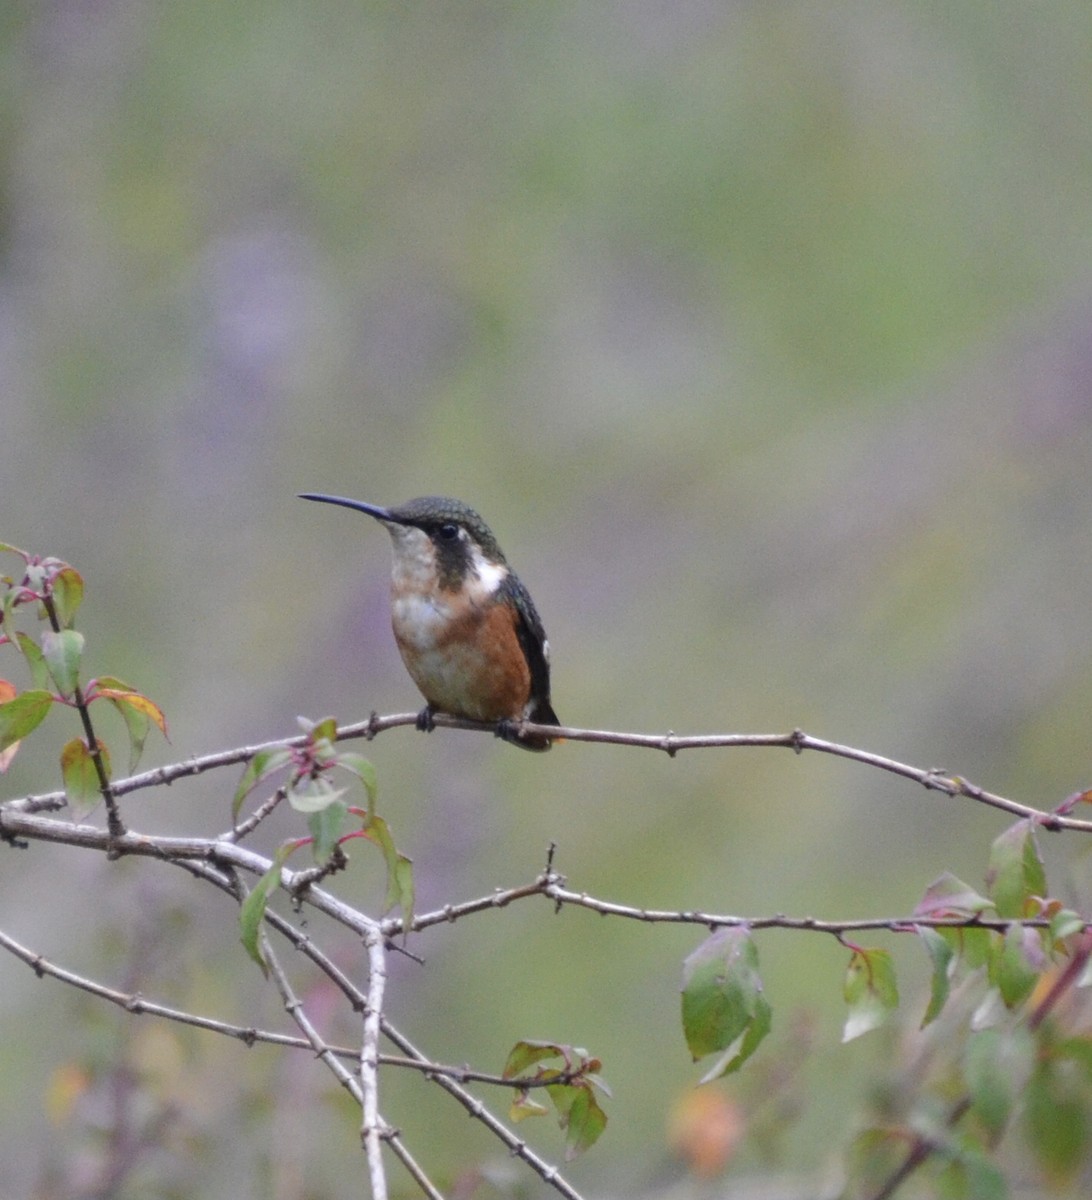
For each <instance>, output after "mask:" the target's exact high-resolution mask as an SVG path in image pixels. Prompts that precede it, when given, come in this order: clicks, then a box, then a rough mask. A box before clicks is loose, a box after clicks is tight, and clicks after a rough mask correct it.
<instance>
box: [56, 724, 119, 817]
mask: <svg viewBox="0 0 1092 1200" xmlns="http://www.w3.org/2000/svg"><path fill="white" fill-rule="evenodd" d="M98 748H99V756H100V758H101V760H102V765H103V769H104V770H105V771H106V778H107V779H109V778H110V752H109V751H108V750H107V748H106V747H105V746H104V745H103V744H102V742H99V743H98ZM61 778H62V779H63V780H64V792H65V797H66V798H67V800H68V803H69V804H70V805H71V806H72V811H73V813H74V814H75V815H76V816H77V817H79V816H83V815H84V814H86V813H88V812H90V811H91V809H93V808H94V807H95V805H96V804H98V802H99V800H101V799H102V794H101V785H100V783H99V773H98V770H97V769H96V767H95V760H94V758H93V757H92V755H91V750H90V747H89V746H88V745H87V743H86V742H85V741H84V740H83V738H73V739H72V741H70V742H67V743H66V744H65V746H64V747H63V748H62V750H61Z"/></svg>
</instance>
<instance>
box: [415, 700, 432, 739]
mask: <svg viewBox="0 0 1092 1200" xmlns="http://www.w3.org/2000/svg"><path fill="white" fill-rule="evenodd" d="M435 711H436V710H435V709H434V708H433V707H432V705H431V704H426V705H425V707H424V708H422V709H421V711H420V712H419V713H418V714H417V728H418V729H419V730H420V731H421V732H422V733H431V732H432V731H433V730H434V729H435V728H436V722H435V721H434V720H433V719H432V717H433V714H434V713H435Z"/></svg>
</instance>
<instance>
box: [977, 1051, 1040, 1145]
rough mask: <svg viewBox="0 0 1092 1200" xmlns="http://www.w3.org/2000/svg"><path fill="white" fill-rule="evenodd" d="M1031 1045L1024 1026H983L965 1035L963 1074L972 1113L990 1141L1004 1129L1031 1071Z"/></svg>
mask: <svg viewBox="0 0 1092 1200" xmlns="http://www.w3.org/2000/svg"><path fill="white" fill-rule="evenodd" d="M1033 1056H1034V1047H1033V1044H1032V1039H1031V1037H1030V1036H1029V1035H1028V1034H1027V1032H1026V1031H1024V1030H1016V1031H1011V1032H1006V1033H1002V1032H1000V1031H999V1030H996V1029H985V1030H981V1031H979V1032H977V1033H972V1034H971V1035H970V1037H969V1038H968V1039H967V1047H966V1051H965V1059H964V1067H963V1071H964V1077H965V1079H966V1083H967V1090H968V1092H969V1094H970V1097H971V1104H972V1107H973V1112H974V1114H975V1116H976V1117H977V1118H978V1120H979V1121H981V1123H982V1125H983V1127H984V1128H985V1130H986V1134H987V1136H988V1138H989V1140H990V1143H991V1144H996V1142H997V1141H999V1140H1000V1138H1001V1135H1002V1134H1003V1133H1004V1132H1005V1127H1006V1126H1007V1125H1008V1122H1009V1118H1010V1117H1011V1116H1012V1113H1013V1109H1014V1107H1015V1105H1016V1102H1017V1099H1018V1098H1019V1097H1020V1095H1021V1094H1022V1092H1023V1089H1024V1085H1025V1083H1026V1080H1027V1077H1028V1074H1029V1073H1030V1071H1031V1066H1032V1061H1033Z"/></svg>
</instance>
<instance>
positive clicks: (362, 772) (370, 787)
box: [332, 750, 379, 817]
mask: <svg viewBox="0 0 1092 1200" xmlns="http://www.w3.org/2000/svg"><path fill="white" fill-rule="evenodd" d="M332 762H333V764H334V766H337V767H341V769H342V770H343V771H348V772H350V774H352V775H355V776H356V777H357V779H359V780H360V782H361V783H362V784H363V785H364V790H365V791H366V792H367V793H368V816H369V817H372V816H374V815H375V801H376V797H377V795H378V794H379V780H378V778H377V777H376V773H375V767H374V766H373V765H372V764H371V762H369V761H368V759H366V758H365V757H364V755H363V754H358V753H357V752H356V751H355V750H342V751H340V752H339V753H337V754H335V755H334V757H333V760H332Z"/></svg>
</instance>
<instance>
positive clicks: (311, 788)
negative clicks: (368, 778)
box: [288, 775, 348, 814]
mask: <svg viewBox="0 0 1092 1200" xmlns="http://www.w3.org/2000/svg"><path fill="white" fill-rule="evenodd" d="M346 791H348V789H347V788H336V787H334V785H333V784H332V783H331V782H330V781H329V780H328V779H327V778H326V777H325V776H324V775H319V776H318V777H317V778H315V777H313V776H311V775H305V776H304V777H303V778H302V779H294V780H293V781H292V782H291V783H290V784H289V785H288V803H289V804H291V805H292V807H293V808H294V809H295V810H296V812H300V813H304V814H310V813H317V812H322V810H323V809H324V808H328V807H329V806H330V805H331V804H333V803H334V801H335V800H340V799H341V797H342V796H344V795H345V793H346Z"/></svg>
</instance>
